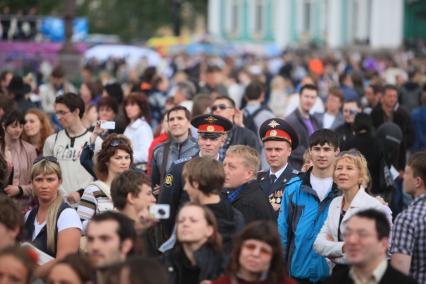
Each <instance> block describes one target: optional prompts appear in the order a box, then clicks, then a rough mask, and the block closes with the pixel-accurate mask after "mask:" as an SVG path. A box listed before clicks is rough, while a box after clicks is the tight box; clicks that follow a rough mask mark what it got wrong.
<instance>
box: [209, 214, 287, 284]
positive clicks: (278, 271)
mask: <svg viewBox="0 0 426 284" xmlns="http://www.w3.org/2000/svg"><path fill="white" fill-rule="evenodd" d="M243 283H256V284H267V283H268V284H292V283H295V282H294V281H293V280H291V279H290V278H288V277H287V275H286V272H285V265H284V262H283V255H282V249H281V240H280V237H279V235H278V230H277V226H276V225H275V224H274V223H272V222H264V221H255V222H252V223H250V224H249V225H247V226H246V227H245V229H244V230H243V231H242V232H241V233H240V234H239V235H238V236H237V237H236V239H235V241H234V248H233V250H232V254H231V260H230V262H229V265H228V270H227V272H226V273H225V275H224V276H222V277H220V278H219V279H216V280H214V281H213V282H212V284H243Z"/></svg>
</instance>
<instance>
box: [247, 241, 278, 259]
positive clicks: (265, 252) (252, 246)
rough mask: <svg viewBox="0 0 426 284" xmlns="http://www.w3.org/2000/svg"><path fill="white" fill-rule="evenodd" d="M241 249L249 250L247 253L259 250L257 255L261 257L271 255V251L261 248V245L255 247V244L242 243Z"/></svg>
mask: <svg viewBox="0 0 426 284" xmlns="http://www.w3.org/2000/svg"><path fill="white" fill-rule="evenodd" d="M243 248H245V249H247V250H249V251H254V250H256V249H259V254H260V255H261V256H271V255H272V250H271V249H269V248H267V247H265V246H262V245H257V244H255V243H249V242H244V243H243Z"/></svg>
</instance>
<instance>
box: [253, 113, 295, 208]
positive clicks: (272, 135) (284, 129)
mask: <svg viewBox="0 0 426 284" xmlns="http://www.w3.org/2000/svg"><path fill="white" fill-rule="evenodd" d="M259 137H261V139H262V142H263V149H264V153H265V157H266V161H267V162H268V165H269V167H270V168H269V170H266V171H261V172H259V173H258V174H257V182H258V184H259V186H260V187H261V189H262V191H263V192H264V193H265V194H266V196H268V198H269V202H271V205H272V208H274V211H275V212H277V211H278V210H279V209H280V204H281V200H282V196H283V192H284V187H285V184H286V183H287V181H289V180H290V179H291V178H293V177H295V176H296V175H297V174H298V173H299V172H298V171H297V170H296V169H294V168H293V167H292V166H291V165H290V164H289V163H288V157H289V156H290V154H291V151H292V150H293V149H295V148H296V147H297V145H298V143H299V139H298V137H297V133H296V132H295V131H294V129H293V128H292V127H291V126H290V124H288V123H287V122H286V121H284V120H282V119H279V118H271V119H268V120H266V121H265V122H263V123H262V125H261V126H260V128H259Z"/></svg>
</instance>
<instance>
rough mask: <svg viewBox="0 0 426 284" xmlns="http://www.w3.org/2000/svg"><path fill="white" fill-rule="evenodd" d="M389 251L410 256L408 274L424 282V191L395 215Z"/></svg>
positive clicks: (425, 221) (425, 265)
mask: <svg viewBox="0 0 426 284" xmlns="http://www.w3.org/2000/svg"><path fill="white" fill-rule="evenodd" d="M390 252H391V253H392V254H393V253H400V254H404V255H409V256H411V267H410V276H411V277H413V278H414V279H416V280H417V282H418V283H426V193H423V194H422V195H420V196H418V197H416V198H415V199H414V201H413V203H411V205H410V206H408V208H407V209H405V210H404V211H402V212H401V213H400V214H399V215H398V216H397V217H396V220H395V223H394V225H393V227H392V241H391V248H390Z"/></svg>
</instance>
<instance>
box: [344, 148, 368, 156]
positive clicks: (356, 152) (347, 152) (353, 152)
mask: <svg viewBox="0 0 426 284" xmlns="http://www.w3.org/2000/svg"><path fill="white" fill-rule="evenodd" d="M344 155H351V156H355V157H364V155H363V154H362V153H361V152H360V151H358V150H356V149H350V150H346V151H341V152H339V154H337V157H343V156H344Z"/></svg>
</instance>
